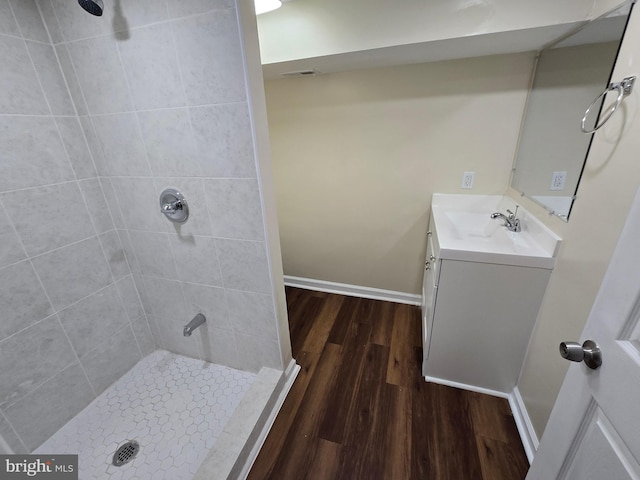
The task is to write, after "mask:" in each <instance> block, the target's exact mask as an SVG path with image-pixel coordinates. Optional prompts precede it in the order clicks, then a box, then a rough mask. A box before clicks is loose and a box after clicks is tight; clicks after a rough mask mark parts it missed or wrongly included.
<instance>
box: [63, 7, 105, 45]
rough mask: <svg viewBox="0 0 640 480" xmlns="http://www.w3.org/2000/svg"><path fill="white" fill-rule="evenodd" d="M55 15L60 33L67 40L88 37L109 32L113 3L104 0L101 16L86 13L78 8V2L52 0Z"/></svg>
mask: <svg viewBox="0 0 640 480" xmlns="http://www.w3.org/2000/svg"><path fill="white" fill-rule="evenodd" d="M52 4H53V7H54V9H55V12H56V17H57V19H58V21H59V22H60V28H61V30H62V34H63V35H64V38H65V40H66V41H67V42H70V41H73V40H78V39H80V38H89V37H94V36H97V35H105V34H108V33H111V29H112V27H111V22H112V20H113V4H112V2H111V0H104V13H103V15H102V17H95V16H93V15H90V14H88V13H87V12H85V11H84V10H83V9H82V8H78V2H69V1H68V0H52Z"/></svg>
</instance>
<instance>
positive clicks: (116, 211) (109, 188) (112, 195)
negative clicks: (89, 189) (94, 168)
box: [100, 177, 126, 248]
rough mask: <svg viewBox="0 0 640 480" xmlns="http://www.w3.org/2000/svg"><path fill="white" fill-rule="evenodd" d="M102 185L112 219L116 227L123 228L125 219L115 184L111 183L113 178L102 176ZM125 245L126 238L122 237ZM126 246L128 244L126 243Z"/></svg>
mask: <svg viewBox="0 0 640 480" xmlns="http://www.w3.org/2000/svg"><path fill="white" fill-rule="evenodd" d="M100 185H102V191H103V192H104V198H105V200H106V202H107V207H108V208H109V212H110V213H111V219H112V220H113V223H114V225H115V227H116V228H118V229H123V228H125V227H124V219H123V218H122V213H121V212H120V205H119V203H118V199H117V198H116V191H115V190H114V188H113V184H112V183H111V179H110V178H109V177H100ZM121 241H122V243H123V245H124V244H125V241H124V239H122V238H121ZM125 248H126V245H125Z"/></svg>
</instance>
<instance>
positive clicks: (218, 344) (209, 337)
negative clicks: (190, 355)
mask: <svg viewBox="0 0 640 480" xmlns="http://www.w3.org/2000/svg"><path fill="white" fill-rule="evenodd" d="M198 330H201V335H202V337H201V339H200V341H201V347H200V348H201V349H202V358H203V360H206V361H207V362H211V363H217V364H220V365H228V366H230V367H234V368H239V367H240V365H241V363H242V360H241V359H239V358H238V350H237V348H236V340H235V337H234V335H233V332H231V331H229V330H220V329H218V328H214V327H211V326H207V325H203V326H202V327H200V328H199V329H198ZM194 335H195V334H194ZM192 336H193V335H192Z"/></svg>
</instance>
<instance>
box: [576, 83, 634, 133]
mask: <svg viewBox="0 0 640 480" xmlns="http://www.w3.org/2000/svg"><path fill="white" fill-rule="evenodd" d="M635 81H636V77H635V76H634V77H626V78H625V79H623V80H622V81H621V82H615V83H613V82H612V83H610V84H609V85H607V87H606V88H605V89H604V91H603V92H602V93H601V94H600V95H598V96H597V97H596V99H595V100H594V101H593V102H592V103H591V105H589V108H587V111H586V112H584V117H582V122H580V130H582V133H587V134H589V133H593V132H595V131H596V130H598V129H599V128H600V127H602V126H603V125H604V124H605V123H607V122H608V121H609V119H610V118H611V116H612V115H613V114H614V113H615V111H616V110H617V109H618V107H619V106H620V104H621V103H622V99H623V98H624V97H626V96H627V95H629V94H630V93H631V92H632V91H633V85H634V83H635ZM613 90H617V91H618V98H616V101H615V103H614V104H613V105H612V106H611V107H609V111H608V112H607V114H606V115H605V116H604V118H603V119H602V120H600V122H599V123H598V124H596V126H595V127H593V129H592V130H589V129H587V128H586V127H585V122H586V121H587V117H588V116H589V114H590V113H591V109H592V108H593V107H595V106H596V104H597V103H598V102H599V101H600V99H601V98H603V97H604V96H605V95H606V94H607V93H609V92H612V91H613Z"/></svg>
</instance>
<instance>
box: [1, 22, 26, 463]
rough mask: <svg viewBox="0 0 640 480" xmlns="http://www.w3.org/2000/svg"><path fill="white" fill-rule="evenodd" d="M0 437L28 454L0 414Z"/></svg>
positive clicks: (10, 445)
mask: <svg viewBox="0 0 640 480" xmlns="http://www.w3.org/2000/svg"><path fill="white" fill-rule="evenodd" d="M0 15H2V11H1V10H0ZM0 437H2V438H3V439H4V440H5V441H6V442H7V444H8V445H9V447H10V448H11V449H12V450H13V453H15V454H24V453H29V452H28V451H27V447H25V446H24V443H22V440H20V438H18V436H17V435H16V432H15V430H14V429H13V427H12V426H11V425H9V422H7V421H6V420H5V419H4V416H3V415H2V414H1V413H0Z"/></svg>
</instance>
